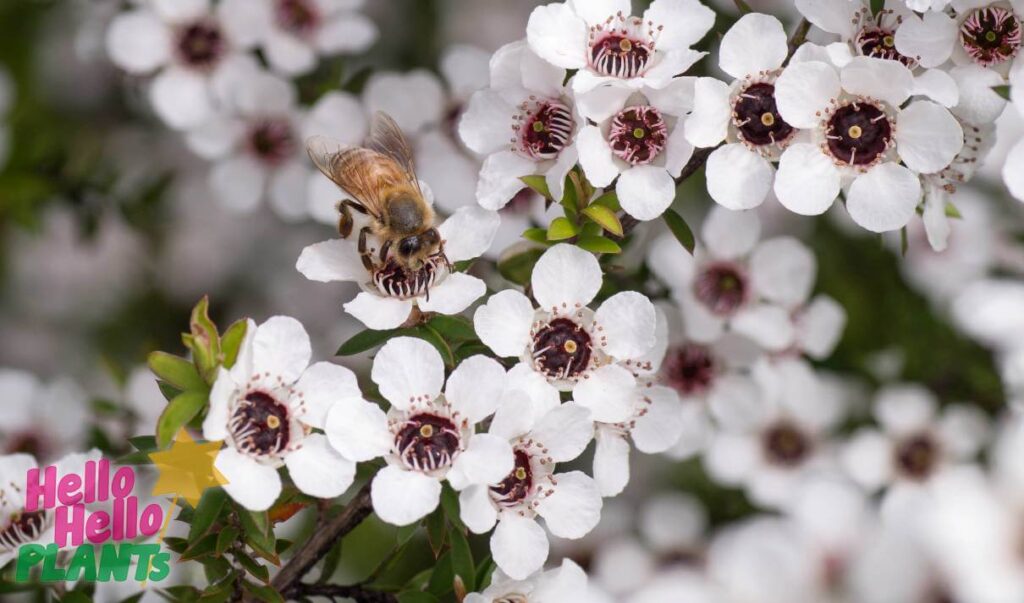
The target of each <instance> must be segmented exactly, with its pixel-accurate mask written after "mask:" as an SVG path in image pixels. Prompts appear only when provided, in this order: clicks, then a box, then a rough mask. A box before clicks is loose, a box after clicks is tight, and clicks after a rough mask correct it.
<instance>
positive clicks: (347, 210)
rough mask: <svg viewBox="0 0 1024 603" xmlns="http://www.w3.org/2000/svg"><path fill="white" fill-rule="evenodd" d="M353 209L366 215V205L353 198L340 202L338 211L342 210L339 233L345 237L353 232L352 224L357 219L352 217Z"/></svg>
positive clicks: (339, 219)
mask: <svg viewBox="0 0 1024 603" xmlns="http://www.w3.org/2000/svg"><path fill="white" fill-rule="evenodd" d="M353 209H354V210H356V211H358V212H359V213H361V214H364V215H365V214H366V213H367V212H366V208H365V207H363V206H362V205H361V204H359V203H356V202H355V201H352V200H351V199H342V200H341V201H339V202H338V211H339V212H341V216H340V217H339V218H338V233H339V234H341V238H343V239H347V238H348V236H349V235H350V234H352V226H353V224H355V220H353V219H352V210H353Z"/></svg>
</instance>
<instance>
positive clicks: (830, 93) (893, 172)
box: [774, 57, 964, 232]
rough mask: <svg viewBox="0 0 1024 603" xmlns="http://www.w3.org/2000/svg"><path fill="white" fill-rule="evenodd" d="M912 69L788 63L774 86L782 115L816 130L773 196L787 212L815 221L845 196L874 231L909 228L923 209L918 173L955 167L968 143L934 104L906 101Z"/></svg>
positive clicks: (796, 149) (886, 63)
mask: <svg viewBox="0 0 1024 603" xmlns="http://www.w3.org/2000/svg"><path fill="white" fill-rule="evenodd" d="M913 87H914V78H913V75H912V74H911V73H910V70H909V69H907V68H906V67H905V66H903V65H902V64H900V63H899V62H897V61H890V60H886V59H878V58H870V57H855V58H854V59H852V60H851V61H850V62H849V63H847V64H846V66H844V67H842V69H838V68H836V67H834V66H833V65H830V64H828V63H824V62H821V61H807V62H801V63H796V64H793V65H790V66H789V67H788V68H787V69H786V70H785V71H784V72H783V74H782V75H780V76H779V79H778V80H777V81H776V92H775V98H776V101H777V105H778V110H779V114H780V115H781V116H782V118H783V119H785V120H786V122H787V123H790V124H792V125H793V126H795V127H798V128H808V129H810V130H811V137H812V140H811V142H806V143H803V142H802V143H796V144H793V145H790V147H789V148H788V149H786V151H785V152H783V154H782V158H781V159H780V161H779V172H778V175H777V176H776V178H775V185H774V190H775V194H776V196H777V197H778V198H779V201H780V202H781V203H782V204H783V205H784V206H786V207H787V208H788V209H789V210H790V211H794V212H796V213H799V214H804V215H816V214H820V213H822V212H824V211H825V210H826V209H828V208H829V207H830V206H831V205H832V202H833V201H834V200H835V199H836V197H837V196H838V195H839V193H840V191H841V190H845V199H846V208H847V211H849V213H850V217H851V218H853V220H854V222H856V223H857V224H859V225H860V226H862V227H864V228H866V229H868V230H871V231H873V232H885V231H889V230H896V229H899V228H902V227H903V226H906V224H907V222H909V221H910V219H911V218H912V217H913V216H914V212H915V210H916V208H917V206H918V204H919V203H920V202H921V183H920V179H919V175H920V174H929V173H934V172H938V171H940V170H942V169H944V168H945V167H946V166H948V165H949V164H950V162H951V161H952V160H953V158H954V157H956V155H957V153H959V152H960V149H961V148H962V147H963V144H964V136H963V130H962V129H961V127H960V124H959V123H958V122H957V120H956V119H955V118H954V117H953V115H952V114H950V112H949V111H948V110H947V109H945V108H944V107H942V106H941V105H939V104H937V103H934V102H932V101H928V100H915V101H912V102H911V103H910V104H909V105H906V106H905V107H904V106H903V104H904V103H905V102H906V101H907V99H908V98H909V97H910V95H911V93H912V92H913Z"/></svg>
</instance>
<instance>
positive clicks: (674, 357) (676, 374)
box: [661, 343, 715, 396]
mask: <svg viewBox="0 0 1024 603" xmlns="http://www.w3.org/2000/svg"><path fill="white" fill-rule="evenodd" d="M661 371H662V376H663V377H664V378H665V382H666V383H668V384H669V385H670V386H671V387H673V388H675V390H676V391H678V392H679V393H680V394H683V395H686V396H689V395H697V394H701V393H704V392H705V391H707V390H708V388H709V387H711V383H712V382H713V381H714V379H715V358H714V356H712V355H711V350H709V349H708V348H707V347H705V346H702V345H697V344H694V343H688V344H685V345H683V346H679V347H675V348H672V349H671V350H669V352H668V355H667V356H666V357H665V362H664V364H662V367H661Z"/></svg>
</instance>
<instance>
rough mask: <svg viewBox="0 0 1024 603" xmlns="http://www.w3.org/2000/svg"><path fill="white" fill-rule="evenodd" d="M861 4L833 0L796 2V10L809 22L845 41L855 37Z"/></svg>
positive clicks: (803, 0) (798, 0) (801, 0)
mask: <svg viewBox="0 0 1024 603" xmlns="http://www.w3.org/2000/svg"><path fill="white" fill-rule="evenodd" d="M859 7H860V5H859V4H857V3H854V2H833V1H832V0H796V8H797V10H799V11H800V14H802V15H803V16H804V17H805V18H806V19H807V20H808V21H810V22H811V23H812V24H814V25H816V26H817V27H818V28H819V29H821V30H823V31H827V32H828V33H832V34H838V35H839V36H841V37H842V38H843V39H850V38H852V37H853V34H854V31H853V25H852V23H853V22H854V21H855V19H854V17H855V15H856V11H857V9H858V8H859Z"/></svg>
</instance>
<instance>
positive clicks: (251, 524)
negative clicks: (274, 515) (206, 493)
mask: <svg viewBox="0 0 1024 603" xmlns="http://www.w3.org/2000/svg"><path fill="white" fill-rule="evenodd" d="M235 509H236V510H237V512H238V518H239V520H241V522H242V529H243V530H244V531H245V541H246V543H247V544H248V545H249V546H251V547H252V549H253V550H254V551H256V552H257V553H259V554H260V555H261V556H263V557H266V558H268V559H271V560H273V559H274V558H276V557H277V550H276V546H275V545H276V540H275V538H274V531H273V530H272V529H271V527H270V518H269V517H268V515H267V512H266V511H261V512H256V511H249V510H247V509H245V508H243V507H241V506H239V505H235Z"/></svg>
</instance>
